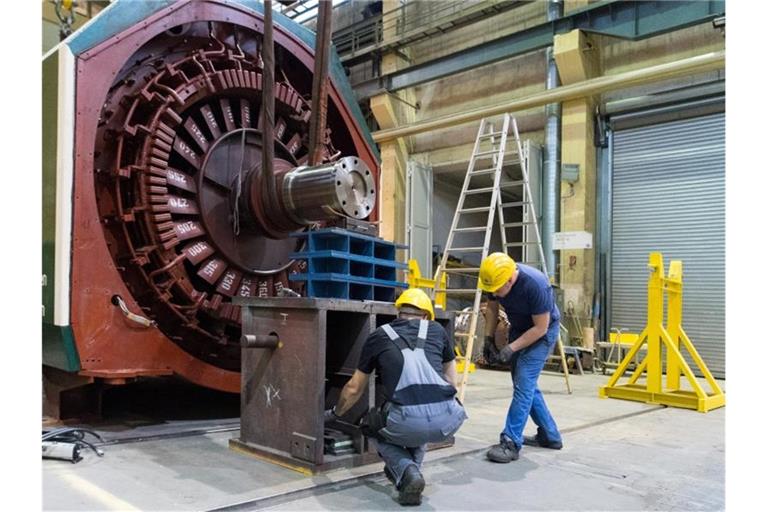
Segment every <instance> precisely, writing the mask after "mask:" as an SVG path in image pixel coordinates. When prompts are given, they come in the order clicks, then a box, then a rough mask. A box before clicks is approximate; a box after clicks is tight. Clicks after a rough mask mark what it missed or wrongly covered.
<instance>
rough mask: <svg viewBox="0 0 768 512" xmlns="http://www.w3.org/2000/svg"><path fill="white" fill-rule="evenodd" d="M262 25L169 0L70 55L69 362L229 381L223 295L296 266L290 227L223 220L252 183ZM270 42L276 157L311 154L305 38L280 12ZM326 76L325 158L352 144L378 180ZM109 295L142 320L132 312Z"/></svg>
mask: <svg viewBox="0 0 768 512" xmlns="http://www.w3.org/2000/svg"><path fill="white" fill-rule="evenodd" d="M263 30H264V24H263V17H262V16H261V15H260V14H259V13H257V12H255V11H253V10H251V9H249V8H247V7H245V6H243V5H239V4H237V3H233V2H224V1H218V0H197V1H195V0H192V1H190V0H180V1H178V2H176V3H173V4H171V5H170V6H168V7H166V8H164V9H162V10H160V11H158V12H156V13H154V14H153V15H151V16H150V17H148V18H147V19H145V20H143V21H142V22H141V23H138V24H135V25H134V26H132V27H130V28H129V29H127V30H125V31H123V32H121V33H119V34H116V35H114V36H113V37H111V38H109V39H108V40H105V41H103V42H101V43H100V44H98V45H97V46H95V47H93V48H90V49H88V50H87V51H85V52H83V53H82V54H80V55H77V56H76V91H77V92H76V109H75V110H76V111H75V125H74V148H75V164H74V165H75V169H74V176H75V177H74V197H73V202H74V208H73V232H72V267H71V268H72V272H71V290H72V294H71V328H72V334H73V339H74V343H75V346H76V349H77V353H78V356H79V360H80V366H81V370H80V371H79V375H81V376H86V377H93V378H100V379H105V381H106V382H110V383H121V382H125V381H126V379H132V378H135V377H139V376H157V375H172V374H173V375H179V376H181V377H183V378H185V379H188V380H189V381H192V382H194V383H197V384H199V385H201V386H206V387H209V388H214V389H218V390H223V391H229V392H239V391H240V373H239V369H240V362H239V361H240V347H239V338H240V312H239V308H238V307H237V306H235V305H233V304H232V297H234V296H236V295H240V296H263V297H269V296H275V295H277V292H278V291H279V290H280V288H281V287H285V286H289V285H291V286H292V285H293V283H289V281H288V275H289V274H290V272H295V271H297V270H298V264H297V263H296V262H293V261H290V260H286V257H287V255H288V254H289V253H290V252H292V251H294V250H295V249H296V241H295V240H296V239H295V238H290V237H284V238H280V237H277V236H275V234H274V233H264V232H263V231H259V229H258V228H257V227H253V226H250V225H249V220H250V221H252V220H253V219H249V218H248V216H247V214H242V216H239V217H240V218H239V219H238V226H237V227H238V228H239V229H236V228H233V227H232V225H233V222H234V221H233V219H232V218H231V217H232V215H233V212H235V211H236V210H237V208H238V205H237V204H234V205H233V204H232V196H233V194H235V193H236V190H235V189H237V187H241V186H242V184H243V183H247V184H248V186H252V187H258V186H259V185H258V183H259V180H258V179H255V178H258V167H259V162H260V155H261V150H260V147H261V145H262V141H261V137H260V133H261V130H260V124H259V119H260V117H261V116H260V115H259V114H258V112H259V104H260V98H261V84H260V80H261V73H260V67H261V62H260V50H259V49H260V44H261V34H263ZM274 42H275V47H276V51H275V53H276V72H275V77H276V86H275V105H276V111H277V112H276V119H275V123H276V128H275V139H276V140H275V141H274V147H275V155H276V160H275V163H274V168H275V172H279V171H280V170H281V169H287V168H293V167H296V166H300V165H302V164H303V163H304V161H305V160H306V158H307V145H308V135H307V129H308V119H309V115H310V112H309V106H310V98H309V96H310V93H311V85H312V69H313V62H314V52H313V50H312V49H311V48H310V47H309V45H308V44H306V43H305V42H303V41H302V39H301V38H300V37H299V36H298V35H297V34H295V33H292V32H291V31H290V30H288V29H286V28H285V27H283V26H281V25H280V24H279V20H278V22H277V23H276V25H275V27H274ZM329 91H330V94H329V101H328V113H327V126H328V135H327V138H326V140H325V141H324V142H325V148H326V149H325V152H324V155H325V161H333V160H334V159H335V158H337V157H338V156H339V155H350V154H353V155H356V156H357V157H358V158H360V159H361V160H362V161H363V162H364V163H365V164H366V165H367V166H368V168H369V169H370V170H371V172H372V173H373V175H374V180H375V183H378V163H377V161H376V156H375V154H374V153H373V151H372V149H371V147H370V146H369V145H368V143H367V142H366V140H365V136H364V133H365V132H364V130H365V128H364V127H361V126H360V125H359V124H358V122H357V120H356V119H355V117H354V116H353V114H352V112H351V110H350V108H349V107H348V105H347V104H345V101H344V100H343V98H342V96H341V94H340V92H339V89H338V88H337V84H335V83H334V81H333V79H332V80H331V84H330V88H329ZM233 163H234V165H233ZM233 169H234V170H233ZM233 177H234V178H236V179H235V181H232V179H233ZM238 183H239V184H238ZM246 188H247V187H246ZM239 198H240V196H239V195H237V199H239ZM235 203H237V201H235ZM234 215H235V216H238V214H236V213H235V214H234ZM376 217H377V214H376V212H375V211H374V212H373V214H372V216H371V220H375V219H376ZM120 299H122V301H123V302H124V304H125V306H126V307H127V309H128V310H129V311H131V312H133V313H135V314H137V315H140V316H144V317H146V318H147V319H149V320H150V321H152V322H153V325H152V326H149V327H147V326H144V325H141V324H140V323H137V322H134V321H132V320H130V319H129V318H128V317H127V316H126V315H125V314H124V313H123V311H121V308H120V307H118V305H117V304H118V302H119V300H120Z"/></svg>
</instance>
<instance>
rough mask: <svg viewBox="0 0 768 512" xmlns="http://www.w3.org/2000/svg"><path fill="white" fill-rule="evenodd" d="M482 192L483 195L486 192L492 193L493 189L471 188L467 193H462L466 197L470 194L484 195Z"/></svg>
mask: <svg viewBox="0 0 768 512" xmlns="http://www.w3.org/2000/svg"><path fill="white" fill-rule="evenodd" d="M484 192H485V193H487V192H493V187H484V188H473V189H470V190H467V191H466V192H464V193H465V194H466V195H470V194H482V193H484Z"/></svg>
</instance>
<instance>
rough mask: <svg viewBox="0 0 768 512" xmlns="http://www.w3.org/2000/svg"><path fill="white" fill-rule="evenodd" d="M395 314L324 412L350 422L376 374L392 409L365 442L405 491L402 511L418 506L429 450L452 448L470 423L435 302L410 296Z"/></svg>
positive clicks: (379, 415) (415, 292)
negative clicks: (347, 416) (449, 443)
mask: <svg viewBox="0 0 768 512" xmlns="http://www.w3.org/2000/svg"><path fill="white" fill-rule="evenodd" d="M395 306H396V307H397V309H398V318H397V319H396V320H394V321H393V322H391V323H389V324H386V325H383V326H381V327H379V328H378V329H376V330H375V331H374V332H372V333H371V334H370V335H369V336H368V338H367V339H366V340H365V344H364V345H363V349H362V352H361V354H360V362H359V364H358V367H357V370H355V373H354V374H353V375H352V377H351V378H350V380H349V382H347V384H346V385H345V386H344V389H342V390H341V395H340V396H339V402H338V403H337V404H336V406H335V407H334V408H332V409H329V410H327V411H325V421H326V422H328V421H333V420H335V419H336V418H338V417H339V416H341V415H343V414H344V413H346V412H347V411H348V410H349V409H350V408H351V407H352V406H353V405H354V404H355V403H356V402H357V401H358V400H359V399H360V397H361V396H362V394H363V391H364V390H365V389H366V387H367V384H368V379H369V377H370V375H371V372H373V370H374V369H375V370H376V371H377V372H378V374H379V375H380V376H381V381H382V384H383V386H384V395H385V397H386V401H385V402H384V404H383V405H382V407H381V408H379V409H374V410H371V411H370V412H369V413H368V416H367V425H366V428H365V431H366V435H368V436H370V437H371V438H372V439H374V440H375V442H376V448H377V451H378V453H379V456H381V458H382V459H384V473H385V474H386V476H387V478H388V479H389V480H390V481H391V482H392V483H393V484H394V485H395V487H396V488H397V490H398V491H399V501H400V504H402V505H419V504H420V503H421V493H422V491H423V490H424V485H425V482H424V477H423V476H422V474H421V471H420V469H421V464H422V462H423V460H424V453H425V448H426V445H427V443H437V442H441V441H445V440H446V439H447V438H448V437H450V436H452V435H453V434H454V433H456V431H458V430H459V427H461V424H462V423H463V422H464V420H465V419H466V418H467V415H466V413H465V412H464V407H462V405H461V404H460V403H459V401H458V400H457V399H456V388H455V384H456V361H455V357H456V356H455V355H454V351H453V341H452V340H450V339H449V338H448V335H447V333H446V332H445V329H443V327H442V326H441V325H440V324H439V323H437V322H435V321H434V318H435V313H434V310H433V309H432V301H431V300H430V299H429V297H428V296H427V294H426V293H424V292H423V291H421V290H419V289H417V288H411V289H409V290H406V291H405V292H403V294H402V295H401V296H400V297H399V298H398V300H397V302H396V303H395Z"/></svg>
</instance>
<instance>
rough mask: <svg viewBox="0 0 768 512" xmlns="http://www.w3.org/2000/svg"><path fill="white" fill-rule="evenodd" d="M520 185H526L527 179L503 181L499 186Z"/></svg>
mask: <svg viewBox="0 0 768 512" xmlns="http://www.w3.org/2000/svg"><path fill="white" fill-rule="evenodd" d="M520 185H525V180H520V181H502V182H501V183H499V187H519V186H520Z"/></svg>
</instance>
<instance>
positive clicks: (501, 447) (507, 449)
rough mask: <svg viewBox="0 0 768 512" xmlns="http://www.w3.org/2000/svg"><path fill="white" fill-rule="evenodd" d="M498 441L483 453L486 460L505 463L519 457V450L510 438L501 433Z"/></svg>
mask: <svg viewBox="0 0 768 512" xmlns="http://www.w3.org/2000/svg"><path fill="white" fill-rule="evenodd" d="M499 441H500V442H499V444H496V445H493V446H491V449H490V450H488V453H486V454H485V456H486V457H488V460H491V461H493V462H501V463H507V462H512V461H513V460H517V459H518V458H519V457H520V452H519V450H518V449H517V447H516V446H515V443H513V442H512V440H511V439H509V438H507V437H505V436H504V435H502V436H501V438H500V440H499Z"/></svg>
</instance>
